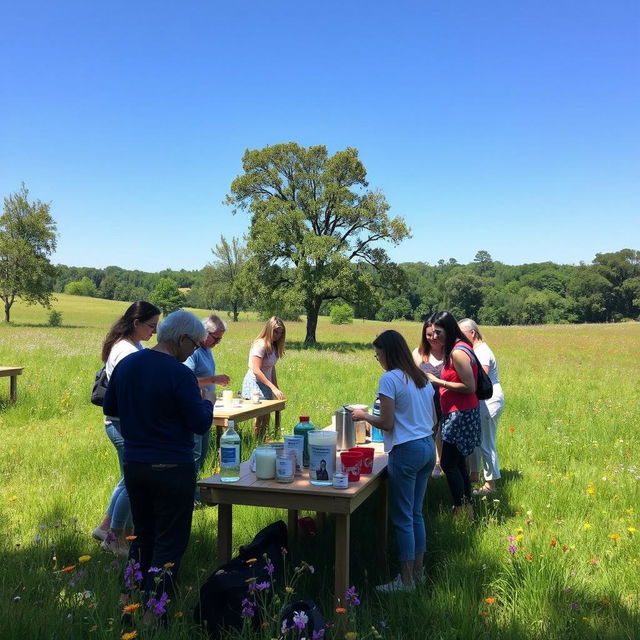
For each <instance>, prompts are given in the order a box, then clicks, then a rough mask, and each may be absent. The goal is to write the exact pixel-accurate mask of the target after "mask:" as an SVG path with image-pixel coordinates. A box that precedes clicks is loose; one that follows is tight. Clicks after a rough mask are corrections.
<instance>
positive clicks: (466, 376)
mask: <svg viewBox="0 0 640 640" xmlns="http://www.w3.org/2000/svg"><path fill="white" fill-rule="evenodd" d="M451 359H452V360H453V367H454V369H455V370H456V372H457V374H458V377H459V378H460V380H462V382H453V381H451V380H441V379H440V378H438V377H436V376H434V375H433V374H432V373H427V378H429V382H430V383H431V384H432V385H433V386H434V387H442V388H443V389H449V391H455V392H456V393H475V392H476V377H475V376H474V375H473V368H472V367H471V360H470V359H469V356H468V355H467V354H466V353H465V352H464V351H463V350H462V349H454V350H453V351H452V352H451Z"/></svg>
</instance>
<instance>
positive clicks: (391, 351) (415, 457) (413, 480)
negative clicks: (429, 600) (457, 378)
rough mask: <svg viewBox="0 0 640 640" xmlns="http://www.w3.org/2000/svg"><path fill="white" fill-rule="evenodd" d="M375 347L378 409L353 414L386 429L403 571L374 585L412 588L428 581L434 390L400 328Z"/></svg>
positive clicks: (387, 588) (380, 338) (378, 340)
mask: <svg viewBox="0 0 640 640" xmlns="http://www.w3.org/2000/svg"><path fill="white" fill-rule="evenodd" d="M373 347H374V349H375V357H376V358H377V360H378V362H379V363H380V366H381V367H382V368H383V369H384V370H385V373H383V374H382V377H381V378H380V382H379V384H378V393H379V396H380V415H379V416H374V415H371V414H369V413H366V412H365V411H364V410H363V409H354V410H353V419H354V420H366V421H367V422H369V423H370V424H372V425H373V426H375V427H377V428H378V429H381V430H382V431H383V437H384V450H385V452H387V453H388V454H389V461H388V465H387V472H388V475H389V509H390V514H391V522H392V525H393V527H394V531H395V534H396V542H397V547H398V558H399V561H400V574H398V575H397V576H396V577H395V578H394V579H393V580H392V581H391V582H389V583H387V584H383V585H379V586H378V587H376V589H377V590H378V591H382V592H390V591H411V590H413V589H414V587H415V583H416V582H423V581H424V567H423V559H424V552H425V550H426V543H427V537H426V530H425V524H424V518H423V516H422V504H423V502H424V498H425V495H426V491H427V481H428V479H429V475H430V474H431V470H432V469H433V465H434V464H435V445H434V442H433V437H432V433H433V426H434V424H435V417H436V414H435V407H434V404H433V395H434V390H433V387H432V385H431V384H429V382H428V381H427V379H426V378H425V376H424V374H423V373H422V371H421V370H420V369H419V368H418V367H417V366H416V364H415V362H414V361H413V358H412V356H411V351H410V350H409V347H408V346H407V343H406V341H405V339H404V338H403V337H402V336H401V335H400V334H399V333H398V332H397V331H393V330H388V331H384V332H383V333H381V334H380V335H379V336H378V337H377V338H376V339H375V340H374V341H373Z"/></svg>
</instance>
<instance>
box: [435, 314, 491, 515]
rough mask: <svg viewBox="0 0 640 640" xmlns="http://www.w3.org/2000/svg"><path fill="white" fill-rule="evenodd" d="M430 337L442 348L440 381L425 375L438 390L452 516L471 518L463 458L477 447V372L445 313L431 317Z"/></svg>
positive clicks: (464, 340)
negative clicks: (438, 341)
mask: <svg viewBox="0 0 640 640" xmlns="http://www.w3.org/2000/svg"><path fill="white" fill-rule="evenodd" d="M431 321H432V323H433V327H434V329H433V333H434V335H435V336H437V338H438V339H440V340H441V341H442V343H443V345H444V367H443V368H442V373H441V374H440V377H437V376H435V375H433V374H432V373H427V374H426V375H427V377H428V378H429V380H430V381H431V383H432V384H433V385H435V386H436V387H438V388H439V390H440V406H441V407H442V416H443V417H442V424H441V434H442V459H441V462H440V464H441V465H442V470H443V471H444V473H445V475H446V477H447V483H448V485H449V491H450V492H451V497H452V499H453V511H454V514H455V515H456V516H458V515H461V514H462V513H466V514H467V515H468V516H469V517H470V518H471V517H473V505H472V504H471V480H470V478H469V471H468V470H467V461H466V457H467V456H468V455H470V454H471V453H473V450H474V449H475V448H476V447H477V446H478V445H479V444H480V409H479V401H478V398H477V396H476V393H475V392H476V385H477V383H478V370H477V365H476V360H475V357H474V355H473V345H472V344H471V342H470V341H469V339H468V338H467V337H466V336H465V335H464V334H463V333H462V331H461V330H460V327H459V326H458V321H457V320H456V319H455V318H454V316H453V315H452V314H451V313H449V312H448V311H438V312H436V313H434V314H433V316H431Z"/></svg>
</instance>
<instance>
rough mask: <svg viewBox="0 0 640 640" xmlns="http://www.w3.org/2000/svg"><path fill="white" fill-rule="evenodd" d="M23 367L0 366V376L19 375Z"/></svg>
mask: <svg viewBox="0 0 640 640" xmlns="http://www.w3.org/2000/svg"><path fill="white" fill-rule="evenodd" d="M23 369H24V367H0V376H19V375H20V374H21V373H22V370H23Z"/></svg>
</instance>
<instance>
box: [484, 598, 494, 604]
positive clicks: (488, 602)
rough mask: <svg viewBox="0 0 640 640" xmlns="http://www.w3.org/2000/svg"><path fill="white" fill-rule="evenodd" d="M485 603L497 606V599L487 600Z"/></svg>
mask: <svg viewBox="0 0 640 640" xmlns="http://www.w3.org/2000/svg"><path fill="white" fill-rule="evenodd" d="M484 601H485V602H486V603H487V604H495V601H496V599H495V598H485V599H484Z"/></svg>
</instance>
